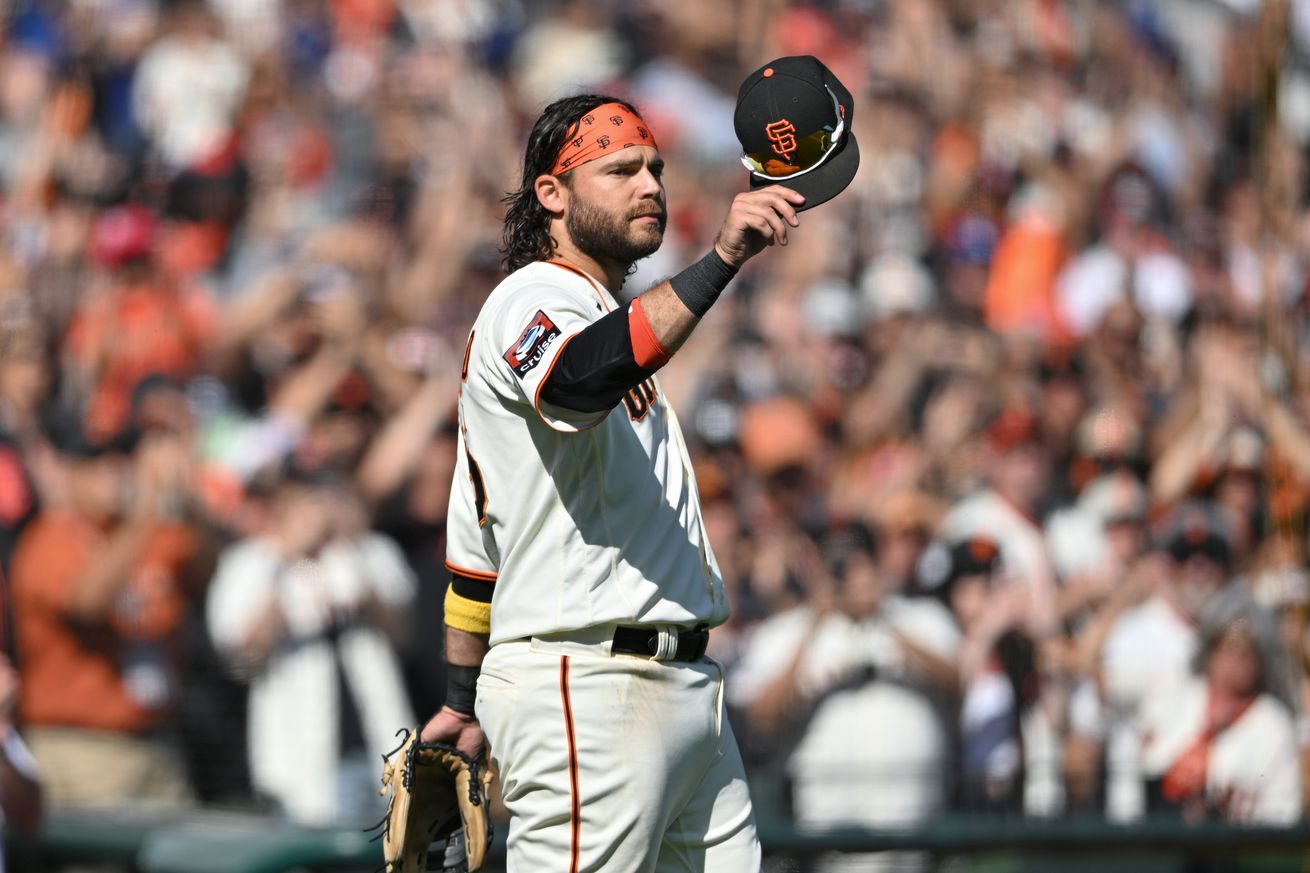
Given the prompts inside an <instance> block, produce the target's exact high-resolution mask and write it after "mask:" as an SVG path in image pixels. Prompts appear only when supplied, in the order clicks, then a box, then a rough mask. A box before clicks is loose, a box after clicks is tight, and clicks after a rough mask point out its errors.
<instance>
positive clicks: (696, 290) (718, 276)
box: [669, 248, 737, 318]
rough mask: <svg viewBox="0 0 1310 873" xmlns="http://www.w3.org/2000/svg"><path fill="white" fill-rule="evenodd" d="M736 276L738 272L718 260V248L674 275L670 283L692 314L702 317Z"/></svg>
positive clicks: (712, 249)
mask: <svg viewBox="0 0 1310 873" xmlns="http://www.w3.org/2000/svg"><path fill="white" fill-rule="evenodd" d="M735 275H737V269H736V268H735V267H730V266H728V264H727V262H726V261H724V260H723V258H721V257H719V251H718V249H714V248H711V249H710V253H709V254H708V255H706V256H705V257H703V258H701V259H700V260H699V261H697V262H696V263H694V264H692V265H691V266H690V267H688V268H687V269H685V270H683V271H682V272H681V273H679V274H678V275H676V276H674V277H673V278H672V279H670V280H669V284H670V285H671V286H673V293H674V294H677V295H678V299H679V300H681V301H682V302H683V305H685V306H686V307H687V308H688V309H690V310H691V314H692V315H694V316H696V317H697V318H703V317H704V316H705V313H707V312H709V311H710V307H711V306H713V305H714V301H715V300H718V299H719V295H720V294H722V293H723V289H724V288H726V287H728V283H729V282H731V281H732V277H733V276H735Z"/></svg>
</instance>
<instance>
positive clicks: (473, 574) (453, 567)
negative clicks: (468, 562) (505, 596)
mask: <svg viewBox="0 0 1310 873" xmlns="http://www.w3.org/2000/svg"><path fill="white" fill-rule="evenodd" d="M446 569H447V570H449V571H450V572H452V573H455V574H457V575H459V576H467V577H468V578H470V579H481V580H482V581H484V582H495V581H496V574H495V573H491V572H488V571H486V570H470V569H468V568H467V567H461V566H460V565H459V564H452V563H451V562H450V560H449V559H447V561H446Z"/></svg>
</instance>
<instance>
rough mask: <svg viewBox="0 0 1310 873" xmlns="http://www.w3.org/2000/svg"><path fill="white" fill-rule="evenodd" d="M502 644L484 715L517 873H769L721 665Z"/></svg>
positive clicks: (565, 646) (480, 701)
mask: <svg viewBox="0 0 1310 873" xmlns="http://www.w3.org/2000/svg"><path fill="white" fill-rule="evenodd" d="M607 651H608V646H607V645H596V644H589V645H588V644H583V643H578V642H562V641H557V640H550V641H547V640H542V639H533V640H532V641H531V642H529V641H526V640H525V641H516V642H511V643H501V644H500V645H497V646H495V647H493V648H492V650H491V651H490V652H489V653H488V654H487V656H486V659H485V660H484V661H483V663H482V675H481V677H480V678H479V680H478V694H477V704H476V707H477V715H478V719H479V721H480V722H481V723H482V728H483V730H484V731H485V732H486V734H487V738H488V740H489V742H490V745H491V758H492V760H493V761H494V762H495V764H496V766H497V768H498V769H499V771H500V782H501V788H502V791H503V794H504V798H505V806H506V807H507V808H508V809H509V811H510V815H511V819H510V828H509V859H508V867H507V869H508V870H509V871H510V873H549V871H559V873H587V871H605V873H675V871H676V873H706V871H710V873H758V871H759V869H760V846H759V840H758V838H757V837H756V833H755V818H754V815H753V813H752V811H751V803H750V795H749V793H748V791H747V787H746V776H745V772H744V771H743V769H742V764H741V755H740V754H739V753H738V751H737V741H736V739H735V738H734V737H733V734H732V728H731V727H730V726H729V724H728V720H727V718H726V716H725V714H724V709H723V670H722V668H721V667H720V666H719V664H718V663H717V662H715V661H712V660H710V659H708V658H702V659H701V660H700V661H697V662H695V663H677V662H658V661H651V660H646V659H644V658H639V657H633V656H629V655H613V656H611V655H609V654H606V652H607Z"/></svg>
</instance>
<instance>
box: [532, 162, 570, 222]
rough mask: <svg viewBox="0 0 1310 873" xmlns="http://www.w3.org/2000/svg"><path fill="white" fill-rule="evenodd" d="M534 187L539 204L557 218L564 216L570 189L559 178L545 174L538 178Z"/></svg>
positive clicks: (533, 184)
mask: <svg viewBox="0 0 1310 873" xmlns="http://www.w3.org/2000/svg"><path fill="white" fill-rule="evenodd" d="M532 186H533V189H534V190H535V191H536V193H537V202H538V203H540V204H541V205H542V206H543V207H545V209H546V211H547V212H549V213H550V214H551V215H553V216H555V217H559V216H560V215H563V214H564V207H565V206H566V205H568V202H569V189H568V188H567V187H566V186H565V185H564V183H563V182H561V181H560V179H559V177H558V176H552V175H550V174H549V173H544V174H542V175H540V176H538V177H537V181H535V182H533V183H532Z"/></svg>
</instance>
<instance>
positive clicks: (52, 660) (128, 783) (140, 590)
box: [13, 425, 207, 807]
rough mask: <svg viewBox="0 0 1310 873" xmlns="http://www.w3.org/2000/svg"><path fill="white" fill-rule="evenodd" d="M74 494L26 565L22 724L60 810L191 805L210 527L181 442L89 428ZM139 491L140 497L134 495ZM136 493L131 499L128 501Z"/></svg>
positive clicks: (17, 562) (27, 541)
mask: <svg viewBox="0 0 1310 873" xmlns="http://www.w3.org/2000/svg"><path fill="white" fill-rule="evenodd" d="M59 451H60V453H61V455H62V463H63V467H64V468H65V469H64V479H65V483H66V486H65V488H66V493H65V494H63V495H61V496H62V498H63V499H62V500H61V501H59V502H58V503H53V505H52V506H50V507H47V508H46V509H45V510H43V511H42V512H41V514H40V515H38V516H37V518H36V519H35V520H34V521H33V522H32V524H31V525H30V527H29V528H28V529H27V530H26V531H25V532H24V535H23V538H22V540H21V541H20V543H19V546H18V550H17V552H16V553H15V555H14V565H13V593H14V604H13V610H14V615H15V624H16V628H17V634H18V639H17V643H18V655H19V665H20V671H21V676H22V693H21V696H20V714H21V717H22V719H23V723H24V724H25V725H26V726H27V735H28V741H29V743H30V745H31V747H32V751H33V753H34V754H35V755H36V759H37V761H38V762H40V766H41V772H42V778H43V780H44V782H45V787H46V791H47V796H48V797H49V802H50V804H51V806H54V807H68V806H73V805H86V804H95V805H104V804H114V803H119V802H123V801H127V800H131V801H141V802H147V801H155V802H171V803H179V802H184V801H186V800H188V799H189V797H190V796H191V792H190V788H189V786H188V783H187V777H186V774H185V772H184V771H183V766H182V764H181V759H180V757H179V755H178V751H177V748H176V737H175V736H173V735H172V734H171V733H170V728H171V727H172V724H171V720H170V716H171V708H172V706H173V703H174V701H175V697H176V693H177V688H178V682H179V681H180V680H181V677H180V675H179V670H180V667H181V664H180V661H179V655H180V647H181V643H182V641H181V639H180V638H179V636H178V634H179V631H180V627H181V621H182V617H183V613H184V610H185V608H186V602H187V596H188V591H187V586H191V585H196V584H197V583H198V581H199V582H200V584H203V580H197V579H196V578H194V575H189V574H194V573H196V572H202V573H203V572H207V571H205V570H201V569H199V568H197V567H195V566H194V565H192V564H191V559H192V558H193V557H194V556H195V555H196V554H197V551H198V550H197V538H198V535H199V534H198V531H197V530H196V529H195V528H194V526H193V525H192V524H191V523H190V522H189V521H188V515H189V513H190V511H191V501H192V495H191V493H190V485H189V482H190V479H191V475H192V469H191V464H192V461H191V459H190V457H189V454H188V450H187V447H185V446H184V445H183V444H182V443H181V442H180V441H179V440H178V439H177V438H176V437H173V436H168V435H162V434H152V435H149V436H147V437H146V438H144V439H143V440H142V441H141V443H140V445H139V447H137V448H136V451H135V453H134V454H128V453H127V452H128V446H127V445H125V444H124V442H123V440H122V439H121V438H120V441H119V442H117V443H97V442H93V441H92V440H91V439H90V438H89V437H88V436H87V435H86V434H85V432H84V431H83V430H82V429H81V428H80V427H79V426H77V425H72V426H69V427H68V428H67V429H66V432H65V433H64V434H63V435H62V438H61V440H60V442H59ZM129 487H130V492H129ZM129 493H130V494H131V497H130V499H125V497H124V495H126V494H129Z"/></svg>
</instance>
